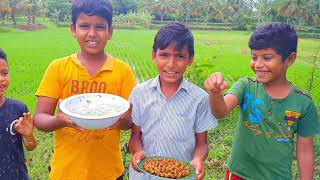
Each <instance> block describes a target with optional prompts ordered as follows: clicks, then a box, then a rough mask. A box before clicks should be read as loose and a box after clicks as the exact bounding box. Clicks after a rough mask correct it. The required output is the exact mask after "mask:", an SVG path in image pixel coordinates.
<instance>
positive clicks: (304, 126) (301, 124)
mask: <svg viewBox="0 0 320 180" xmlns="http://www.w3.org/2000/svg"><path fill="white" fill-rule="evenodd" d="M297 133H298V135H299V136H303V137H311V136H314V135H316V134H319V133H320V120H319V115H318V113H317V109H316V106H315V105H314V103H313V101H311V102H310V103H309V104H308V106H307V107H306V110H305V114H304V115H303V116H302V117H301V119H300V120H299V121H298V131H297Z"/></svg>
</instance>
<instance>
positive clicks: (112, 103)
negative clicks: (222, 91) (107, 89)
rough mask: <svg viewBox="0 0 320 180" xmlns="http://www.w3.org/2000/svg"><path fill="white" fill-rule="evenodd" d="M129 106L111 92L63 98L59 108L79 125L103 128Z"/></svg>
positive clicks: (110, 124)
mask: <svg viewBox="0 0 320 180" xmlns="http://www.w3.org/2000/svg"><path fill="white" fill-rule="evenodd" d="M129 107H130V104H129V102H128V101H127V100H126V99H124V98H122V97H120V96H116V95H113V94H105V93H86V94H78V95H74V96H70V97H68V98H66V99H64V100H63V101H62V102H61V103H60V105H59V108H60V110H61V111H62V112H63V113H65V114H66V115H68V116H69V118H70V119H71V120H72V121H73V122H74V123H75V124H77V125H78V126H79V127H82V128H85V129H104V128H107V127H110V126H112V125H113V124H114V123H116V122H117V121H118V120H119V118H120V116H121V115H122V114H123V113H125V112H126V111H127V110H128V109H129Z"/></svg>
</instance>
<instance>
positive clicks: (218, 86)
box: [204, 72, 228, 93]
mask: <svg viewBox="0 0 320 180" xmlns="http://www.w3.org/2000/svg"><path fill="white" fill-rule="evenodd" d="M204 87H205V88H206V89H207V90H208V91H209V92H212V93H223V91H224V90H225V89H227V87H228V83H227V82H226V81H225V80H224V78H223V76H222V74H221V73H220V72H215V73H213V74H212V75H211V76H210V77H208V78H207V79H206V81H205V82H204Z"/></svg>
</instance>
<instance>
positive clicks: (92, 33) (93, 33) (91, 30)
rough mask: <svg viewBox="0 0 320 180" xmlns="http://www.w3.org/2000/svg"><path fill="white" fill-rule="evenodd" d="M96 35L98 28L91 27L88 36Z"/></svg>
mask: <svg viewBox="0 0 320 180" xmlns="http://www.w3.org/2000/svg"><path fill="white" fill-rule="evenodd" d="M95 35H96V30H95V28H94V27H90V28H89V32H88V36H90V37H94V36H95Z"/></svg>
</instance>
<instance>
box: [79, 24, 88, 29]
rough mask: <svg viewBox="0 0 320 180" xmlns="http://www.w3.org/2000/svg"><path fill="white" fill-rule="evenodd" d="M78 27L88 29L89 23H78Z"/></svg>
mask: <svg viewBox="0 0 320 180" xmlns="http://www.w3.org/2000/svg"><path fill="white" fill-rule="evenodd" d="M79 27H80V29H88V28H89V25H88V24H79Z"/></svg>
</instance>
